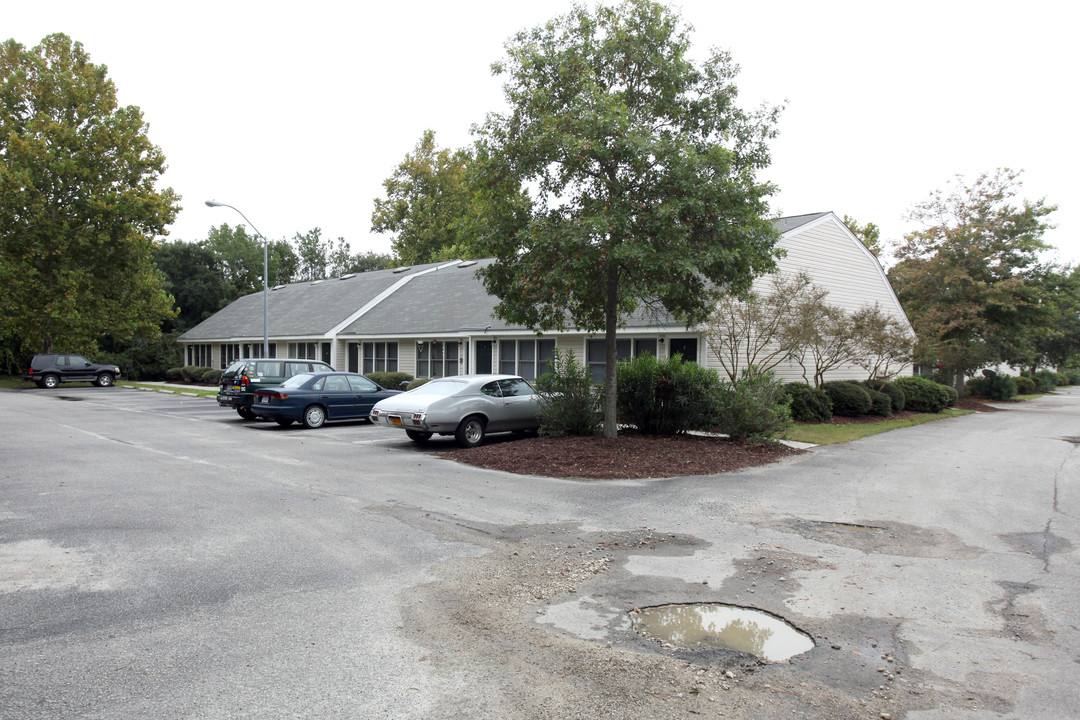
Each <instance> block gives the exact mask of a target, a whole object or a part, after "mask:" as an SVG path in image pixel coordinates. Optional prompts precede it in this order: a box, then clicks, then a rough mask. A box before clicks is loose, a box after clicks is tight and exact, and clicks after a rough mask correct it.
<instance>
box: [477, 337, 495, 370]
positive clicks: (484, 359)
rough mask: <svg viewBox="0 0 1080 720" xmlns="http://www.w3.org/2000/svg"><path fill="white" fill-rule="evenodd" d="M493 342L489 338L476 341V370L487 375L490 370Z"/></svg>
mask: <svg viewBox="0 0 1080 720" xmlns="http://www.w3.org/2000/svg"><path fill="white" fill-rule="evenodd" d="M492 345H493V343H492V342H491V341H490V340H477V341H476V372H477V373H479V374H480V375H487V374H489V373H490V372H491V367H492V366H491V357H492V352H491V348H492Z"/></svg>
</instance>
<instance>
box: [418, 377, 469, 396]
mask: <svg viewBox="0 0 1080 720" xmlns="http://www.w3.org/2000/svg"><path fill="white" fill-rule="evenodd" d="M465 385H466V383H464V382H461V381H457V380H432V381H431V382H429V383H424V384H423V385H421V386H420V387H418V388H416V389H414V390H412V392H413V393H415V394H417V395H434V396H436V397H449V396H450V395H453V394H454V393H457V392H461V391H462V390H464V389H465Z"/></svg>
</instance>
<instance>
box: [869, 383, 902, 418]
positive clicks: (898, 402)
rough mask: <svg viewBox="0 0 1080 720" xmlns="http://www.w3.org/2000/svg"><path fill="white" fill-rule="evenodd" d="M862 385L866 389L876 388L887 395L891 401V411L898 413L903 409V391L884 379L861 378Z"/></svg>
mask: <svg viewBox="0 0 1080 720" xmlns="http://www.w3.org/2000/svg"><path fill="white" fill-rule="evenodd" d="M861 384H862V386H863V387H865V388H867V389H868V390H877V391H878V392H883V393H885V394H886V395H888V396H889V400H891V401H892V408H891V409H892V412H894V413H898V412H900V411H901V410H903V409H904V391H903V390H901V389H900V388H898V387H896V386H895V385H893V384H892V383H891V382H886V381H885V380H863V381H862V383H861Z"/></svg>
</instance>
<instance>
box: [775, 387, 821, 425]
mask: <svg viewBox="0 0 1080 720" xmlns="http://www.w3.org/2000/svg"><path fill="white" fill-rule="evenodd" d="M784 393H785V394H786V395H787V398H788V407H790V408H791V418H792V419H793V420H797V421H799V422H814V423H820V422H829V419H830V418H832V414H833V406H832V400H830V399H829V394H828V393H826V392H825V391H824V390H822V389H821V388H816V387H810V386H809V385H807V384H806V383H788V384H787V385H784Z"/></svg>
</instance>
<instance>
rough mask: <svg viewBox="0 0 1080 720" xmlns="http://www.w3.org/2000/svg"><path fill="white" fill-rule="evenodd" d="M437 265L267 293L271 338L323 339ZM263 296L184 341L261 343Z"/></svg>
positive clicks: (223, 313) (237, 304) (228, 310)
mask: <svg viewBox="0 0 1080 720" xmlns="http://www.w3.org/2000/svg"><path fill="white" fill-rule="evenodd" d="M438 265H439V264H438V263H432V264H428V265H417V266H415V267H412V268H409V269H408V270H405V271H402V272H398V271H395V270H374V271H371V272H365V273H357V274H355V275H352V276H343V277H341V278H332V279H329V280H316V281H314V282H302V283H290V284H289V285H282V286H279V287H278V289H276V290H271V291H270V293H269V299H268V305H269V313H268V314H269V317H270V322H269V325H270V335H271V336H273V337H309V336H321V335H325V334H326V333H328V332H330V331H331V330H332V329H333V328H335V327H337V326H338V325H340V324H341V323H343V322H345V321H346V320H348V319H349V317H350V316H352V315H353V314H354V313H355V312H356V311H357V310H359V309H360V308H362V307H364V306H365V305H367V304H368V303H370V302H372V301H373V300H374V299H375V298H376V297H378V296H379V294H380V293H383V292H386V291H387V290H389V289H390V288H391V287H393V285H394V284H395V283H397V282H400V281H401V280H402V278H404V277H408V276H410V275H415V274H417V273H419V272H423V271H424V270H428V269H431V268H434V267H438ZM262 302H263V301H262V292H261V291H260V292H256V293H252V294H251V295H245V296H244V297H242V298H240V299H238V300H236V301H234V302H233V303H231V304H229V305H227V306H226V307H225V308H223V309H222V310H220V311H218V312H217V313H215V314H213V315H211V316H210V317H208V318H207V319H206V320H203V321H202V322H201V323H199V324H198V325H196V326H195V327H193V328H191V329H190V330H188V331H187V332H185V333H184V334H183V335H181V336H180V340H182V341H185V342H197V341H199V340H221V339H228V338H248V337H250V338H261V337H262V334H263V324H262V321H263V312H262V310H263V306H262Z"/></svg>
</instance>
